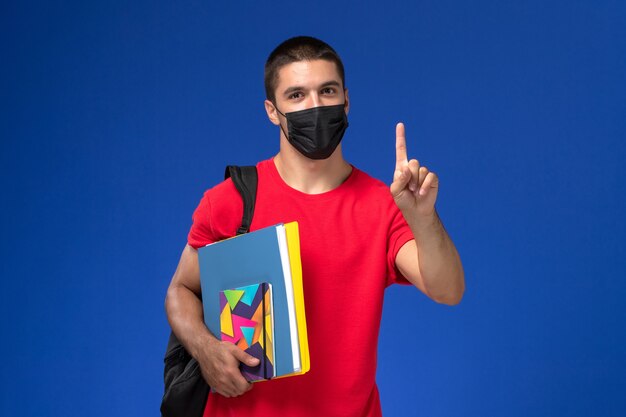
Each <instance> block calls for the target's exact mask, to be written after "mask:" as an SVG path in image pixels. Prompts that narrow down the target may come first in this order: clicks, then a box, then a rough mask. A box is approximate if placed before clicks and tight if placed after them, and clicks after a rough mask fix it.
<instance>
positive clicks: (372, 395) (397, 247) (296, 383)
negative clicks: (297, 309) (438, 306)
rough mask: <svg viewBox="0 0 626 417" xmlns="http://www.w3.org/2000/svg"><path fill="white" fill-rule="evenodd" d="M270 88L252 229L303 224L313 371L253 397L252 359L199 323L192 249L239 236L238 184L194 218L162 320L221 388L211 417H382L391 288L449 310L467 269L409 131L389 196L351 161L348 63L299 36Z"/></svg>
mask: <svg viewBox="0 0 626 417" xmlns="http://www.w3.org/2000/svg"><path fill="white" fill-rule="evenodd" d="M265 89H266V95H267V100H265V111H266V112H267V116H268V118H269V120H270V121H271V122H272V123H273V124H275V125H276V126H277V127H278V129H277V133H278V134H279V141H280V150H279V152H278V154H277V155H276V156H274V157H273V158H271V159H268V160H265V161H262V162H260V163H259V164H258V165H257V169H258V176H259V182H258V195H257V200H256V207H255V213H254V218H253V222H252V226H251V230H256V229H260V228H263V227H266V226H270V225H274V224H276V223H281V222H282V223H287V222H291V221H297V222H298V223H299V228H300V239H301V257H302V272H303V285H304V296H305V305H306V314H307V331H308V338H309V350H310V359H311V370H310V371H309V372H308V373H306V374H304V375H301V376H295V377H290V378H283V379H274V380H270V381H265V382H260V383H258V384H255V385H254V388H253V385H252V384H250V383H248V382H247V381H246V380H245V379H244V378H243V377H242V375H241V373H240V371H239V369H238V367H239V363H240V362H245V363H246V364H248V365H250V366H255V365H257V363H258V362H257V359H255V358H253V357H252V356H249V355H247V354H246V353H244V352H243V351H242V350H241V349H239V348H238V347H236V346H235V345H233V344H231V343H228V342H220V341H219V340H217V339H216V338H215V337H214V336H213V335H212V334H211V333H210V332H209V331H208V329H207V328H206V327H205V325H204V323H203V318H202V304H201V299H200V296H201V291H200V278H199V268H198V257H197V251H196V249H197V248H199V247H201V246H204V245H206V244H208V243H211V242H215V241H219V240H222V239H225V238H228V237H231V236H233V235H234V234H235V232H236V230H237V228H238V227H239V226H240V222H241V217H242V210H243V209H242V201H241V198H240V196H239V194H238V192H237V191H236V189H235V187H234V185H233V183H232V181H231V180H226V181H224V182H222V183H220V184H218V185H217V186H215V187H214V188H212V189H210V190H208V191H207V192H206V193H205V194H204V197H203V198H202V200H201V201H200V204H199V206H198V208H197V209H196V211H195V212H194V215H193V225H192V227H191V230H190V232H189V236H188V244H187V246H186V247H185V249H184V250H183V254H182V256H181V259H180V263H179V265H178V268H177V270H176V272H175V273H174V276H173V278H172V282H171V284H170V287H169V289H168V292H167V297H166V303H165V305H166V310H167V315H168V319H169V321H170V324H171V326H172V329H173V331H174V333H175V334H176V335H177V336H178V338H179V339H180V340H181V342H182V343H183V344H184V346H185V347H186V348H187V350H188V351H189V352H190V353H191V355H192V356H193V357H194V358H196V359H197V360H198V362H199V363H200V366H201V368H202V374H203V376H204V378H205V379H206V381H207V382H208V383H209V385H210V386H211V387H212V388H213V389H214V390H215V391H216V392H215V393H211V394H210V395H209V398H208V401H207V406H206V409H205V415H207V416H215V417H219V416H296V417H299V416H303V417H304V416H315V417H318V416H324V417H328V416H342V417H345V416H367V417H373V416H380V415H381V407H380V402H379V394H378V389H377V386H376V382H375V374H376V349H377V342H378V332H379V327H380V319H381V314H382V305H383V294H384V290H385V288H386V287H387V286H389V285H391V284H393V283H401V284H412V285H415V286H416V287H417V288H419V289H420V290H421V291H422V292H424V293H425V294H426V295H427V296H428V297H430V298H431V299H433V300H435V301H437V302H439V303H444V304H448V305H454V304H457V303H459V302H460V300H461V297H462V296H463V291H464V277H463V268H462V265H461V261H460V259H459V256H458V254H457V251H456V249H455V247H454V244H453V243H452V241H451V240H450V238H449V237H448V235H447V233H446V231H445V229H444V227H443V225H442V223H441V221H440V219H439V217H438V216H437V213H436V211H435V200H436V198H437V191H438V187H439V182H438V179H437V176H436V175H435V174H434V173H433V172H429V170H428V169H427V168H426V167H423V166H420V165H419V163H418V161H417V160H415V159H411V160H408V158H407V149H406V142H405V136H404V126H403V125H402V124H398V125H397V126H396V145H395V146H396V163H395V172H394V174H393V183H392V184H391V187H388V186H386V185H384V184H383V183H382V182H380V181H378V180H375V179H373V178H372V177H370V176H368V175H367V174H365V173H364V172H363V171H360V170H359V169H357V168H356V167H354V166H352V165H350V164H349V163H348V162H347V161H346V160H345V159H344V157H343V154H342V151H341V139H342V138H343V134H344V132H345V130H346V128H347V126H348V122H347V114H348V110H349V109H350V101H349V97H348V90H347V89H346V88H345V84H344V68H343V64H342V62H341V60H340V58H339V56H338V55H337V53H336V52H335V51H334V50H333V49H332V48H331V47H330V46H329V45H327V44H326V43H324V42H322V41H320V40H317V39H314V38H310V37H296V38H292V39H288V40H287V41H285V42H283V43H282V44H281V45H279V46H278V47H277V48H276V49H275V50H274V51H273V52H272V53H271V54H270V56H269V58H268V60H267V63H266V65H265ZM351 140H358V138H351ZM390 165H391V164H390ZM205 302H210V301H209V300H205ZM399 346H401V345H399ZM398 349H399V352H401V351H402V347H399V348H398Z"/></svg>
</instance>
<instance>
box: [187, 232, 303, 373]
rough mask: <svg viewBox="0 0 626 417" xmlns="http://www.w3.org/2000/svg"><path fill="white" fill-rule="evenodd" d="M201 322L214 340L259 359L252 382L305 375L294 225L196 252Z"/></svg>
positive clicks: (250, 370)
mask: <svg viewBox="0 0 626 417" xmlns="http://www.w3.org/2000/svg"><path fill="white" fill-rule="evenodd" d="M198 259H199V262H200V283H201V286H202V300H203V301H202V303H203V308H204V321H205V323H206V325H207V327H208V328H209V330H210V331H211V333H213V334H214V335H215V336H216V337H217V338H220V339H221V340H225V341H229V342H232V343H234V344H236V345H237V346H239V347H240V348H241V349H243V350H245V351H246V352H247V353H248V354H250V355H252V356H254V357H256V358H258V359H259V360H260V364H259V365H258V366H256V367H248V366H246V365H243V364H242V365H241V372H242V374H243V375H244V377H245V378H246V379H247V380H248V381H251V382H255V381H263V380H268V379H272V378H277V377H286V376H294V375H301V374H304V373H305V372H308V370H309V368H310V362H309V345H308V339H307V333H306V316H305V311H304V293H303V288H302V264H301V261H300V238H299V232H298V223H296V222H292V223H287V224H278V225H275V226H271V227H266V228H264V229H260V230H257V231H254V232H250V233H246V234H243V235H239V236H236V237H234V238H231V239H227V240H223V241H221V242H216V243H213V244H210V245H207V246H205V247H203V248H200V249H199V250H198Z"/></svg>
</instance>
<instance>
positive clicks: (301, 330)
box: [285, 222, 311, 374]
mask: <svg viewBox="0 0 626 417" xmlns="http://www.w3.org/2000/svg"><path fill="white" fill-rule="evenodd" d="M285 232H286V234H287V247H288V248H289V263H290V265H291V280H292V282H293V295H294V299H295V306H296V322H297V324H298V340H299V342H300V363H301V364H302V365H301V366H302V370H301V371H300V372H298V374H304V373H306V372H308V371H309V369H311V361H310V358H309V339H308V336H307V332H306V314H305V311H304V289H303V286H302V261H301V259H300V232H299V230H298V223H297V222H291V223H287V224H285Z"/></svg>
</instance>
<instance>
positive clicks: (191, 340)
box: [165, 285, 218, 358]
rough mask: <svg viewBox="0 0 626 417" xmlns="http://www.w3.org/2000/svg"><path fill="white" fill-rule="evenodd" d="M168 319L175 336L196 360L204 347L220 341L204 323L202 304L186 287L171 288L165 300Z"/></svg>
mask: <svg viewBox="0 0 626 417" xmlns="http://www.w3.org/2000/svg"><path fill="white" fill-rule="evenodd" d="M165 310H166V312H167V319H168V321H169V323H170V326H171V327H172V330H173V331H174V334H175V335H176V337H177V338H178V340H180V342H181V343H182V344H183V346H185V348H186V349H187V351H188V352H189V353H190V354H191V356H193V357H194V358H197V357H198V351H199V350H200V349H202V347H203V346H204V347H206V346H209V345H210V344H212V343H215V342H218V340H217V339H216V338H215V336H213V334H211V332H210V331H209V329H208V328H207V327H206V325H205V324H204V321H203V311H202V302H201V301H200V299H199V298H198V297H197V296H196V295H195V294H194V293H193V292H192V291H191V290H189V289H188V288H186V287H184V286H182V285H181V286H175V287H170V288H169V289H168V291H167V296H166V298H165Z"/></svg>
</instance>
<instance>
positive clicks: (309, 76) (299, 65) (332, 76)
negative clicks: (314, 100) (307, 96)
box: [277, 59, 341, 91]
mask: <svg viewBox="0 0 626 417" xmlns="http://www.w3.org/2000/svg"><path fill="white" fill-rule="evenodd" d="M330 81H336V82H338V83H339V85H341V76H340V75H339V71H338V70H337V65H336V64H335V63H334V62H332V61H328V60H325V59H317V60H312V61H296V62H292V63H289V64H287V65H284V66H282V67H281V68H280V69H279V70H278V84H277V89H278V91H282V90H285V89H287V88H289V87H293V86H294V85H302V86H303V87H306V86H308V87H314V86H316V85H321V84H325V83H328V82H330Z"/></svg>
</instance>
